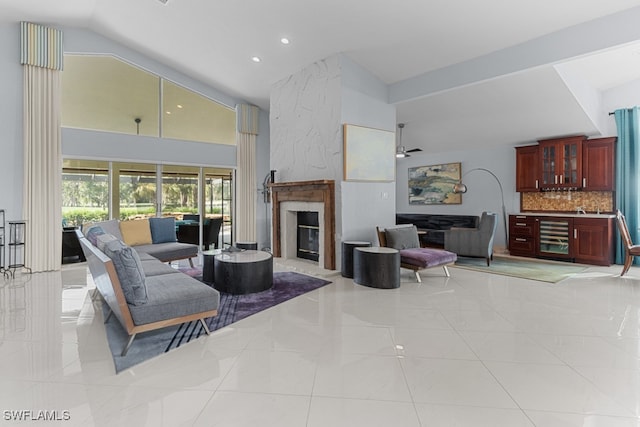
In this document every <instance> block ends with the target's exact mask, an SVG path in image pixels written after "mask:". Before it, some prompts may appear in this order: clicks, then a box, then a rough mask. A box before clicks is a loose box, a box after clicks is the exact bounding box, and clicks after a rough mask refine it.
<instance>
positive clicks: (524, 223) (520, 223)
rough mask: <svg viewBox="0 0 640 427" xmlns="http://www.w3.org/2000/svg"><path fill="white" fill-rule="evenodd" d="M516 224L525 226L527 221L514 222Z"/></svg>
mask: <svg viewBox="0 0 640 427" xmlns="http://www.w3.org/2000/svg"><path fill="white" fill-rule="evenodd" d="M516 225H517V226H518V227H526V226H527V223H526V222H516Z"/></svg>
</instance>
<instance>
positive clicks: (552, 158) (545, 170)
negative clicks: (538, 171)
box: [542, 145, 557, 187]
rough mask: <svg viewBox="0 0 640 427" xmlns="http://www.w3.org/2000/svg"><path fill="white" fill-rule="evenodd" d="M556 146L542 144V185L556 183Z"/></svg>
mask: <svg viewBox="0 0 640 427" xmlns="http://www.w3.org/2000/svg"><path fill="white" fill-rule="evenodd" d="M556 176H557V175H556V146H555V145H546V146H542V186H543V187H544V186H550V185H555V184H556V180H557V178H556Z"/></svg>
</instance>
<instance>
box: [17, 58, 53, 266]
mask: <svg viewBox="0 0 640 427" xmlns="http://www.w3.org/2000/svg"><path fill="white" fill-rule="evenodd" d="M23 69H24V104H23V106H24V114H23V121H24V129H23V130H24V135H23V137H24V198H23V200H24V202H23V209H22V211H23V216H24V218H23V219H24V220H26V227H25V254H24V255H25V257H24V261H25V266H26V267H29V268H31V271H32V272H38V271H50V270H59V269H60V265H61V256H62V200H61V197H62V148H61V132H60V91H61V87H60V71H58V70H52V69H48V68H42V67H38V66H32V65H24V66H23Z"/></svg>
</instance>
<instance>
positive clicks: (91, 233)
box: [85, 225, 105, 247]
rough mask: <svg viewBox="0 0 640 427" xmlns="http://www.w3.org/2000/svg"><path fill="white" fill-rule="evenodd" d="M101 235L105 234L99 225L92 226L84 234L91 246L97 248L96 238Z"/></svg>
mask: <svg viewBox="0 0 640 427" xmlns="http://www.w3.org/2000/svg"><path fill="white" fill-rule="evenodd" d="M103 234H105V232H104V230H103V229H102V227H100V226H99V225H94V226H91V227H90V228H89V229H88V230H87V232H86V233H85V237H86V238H87V240H88V241H90V242H91V244H92V245H93V246H95V247H98V237H99V236H101V235H103Z"/></svg>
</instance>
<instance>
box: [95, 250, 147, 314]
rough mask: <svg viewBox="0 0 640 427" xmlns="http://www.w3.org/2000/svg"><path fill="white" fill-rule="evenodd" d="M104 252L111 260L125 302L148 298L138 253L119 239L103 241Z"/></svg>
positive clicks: (141, 300)
mask: <svg viewBox="0 0 640 427" xmlns="http://www.w3.org/2000/svg"><path fill="white" fill-rule="evenodd" d="M104 253H105V255H107V256H108V257H109V258H111V261H112V262H113V266H114V268H115V270H116V274H117V275H118V281H119V282H120V287H121V288H122V292H123V293H124V298H125V299H126V300H127V303H128V304H132V305H143V304H145V303H146V302H147V299H148V296H147V287H146V285H145V275H144V270H143V269H142V264H141V262H140V258H139V257H138V253H137V252H136V251H135V250H133V249H132V248H131V247H130V246H127V245H125V244H123V243H122V242H121V241H120V240H112V241H110V242H107V243H105V245H104Z"/></svg>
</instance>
